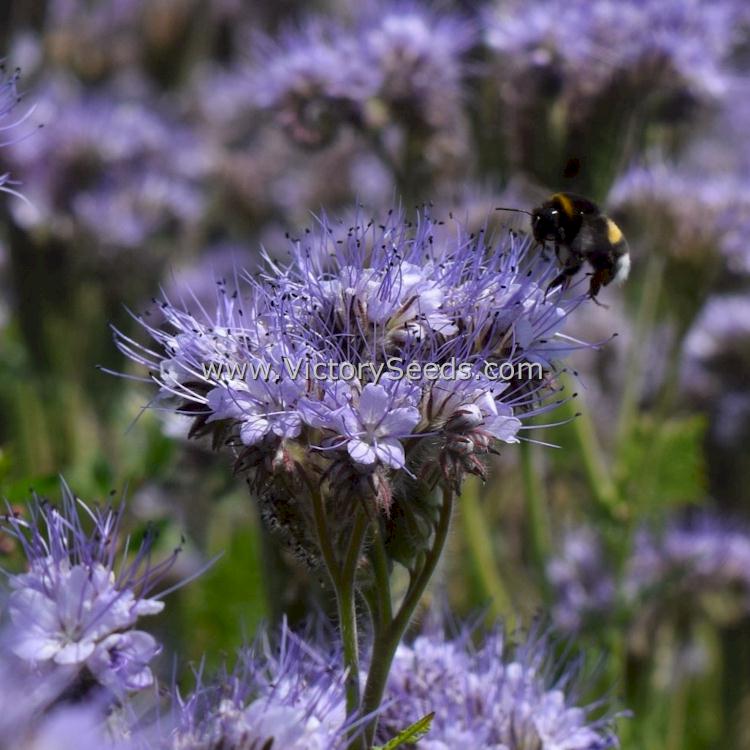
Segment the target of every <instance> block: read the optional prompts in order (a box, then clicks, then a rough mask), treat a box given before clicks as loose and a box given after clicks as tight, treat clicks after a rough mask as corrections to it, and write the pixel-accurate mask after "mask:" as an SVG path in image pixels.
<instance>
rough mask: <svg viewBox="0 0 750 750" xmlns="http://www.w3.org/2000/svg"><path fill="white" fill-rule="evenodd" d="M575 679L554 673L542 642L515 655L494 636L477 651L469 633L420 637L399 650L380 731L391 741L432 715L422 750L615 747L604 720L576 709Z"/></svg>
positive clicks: (574, 674)
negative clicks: (432, 713)
mask: <svg viewBox="0 0 750 750" xmlns="http://www.w3.org/2000/svg"><path fill="white" fill-rule="evenodd" d="M579 674H580V670H578V669H577V668H576V667H575V666H574V667H572V668H571V667H569V668H567V669H562V670H560V669H556V667H555V664H554V659H553V658H552V657H551V654H550V650H549V644H548V643H546V642H545V639H543V638H534V637H533V636H532V637H530V638H529V640H528V641H527V642H526V643H524V644H523V645H521V646H518V647H515V648H513V647H512V646H511V645H510V644H509V643H508V642H507V640H506V638H505V636H504V635H503V634H502V632H499V631H496V632H494V633H491V634H489V635H488V636H487V637H486V639H485V641H484V643H483V644H482V645H481V646H480V647H479V648H478V649H475V648H474V647H473V646H472V639H471V633H469V632H464V633H463V634H461V635H460V636H459V637H457V638H455V639H453V640H451V639H448V638H446V637H445V636H444V635H443V634H442V633H435V634H427V635H421V636H419V637H418V638H416V640H415V641H414V642H413V643H412V644H411V645H405V644H402V645H401V646H399V649H398V652H397V654H396V658H395V660H394V662H393V669H392V671H391V675H390V677H389V680H388V687H387V689H386V702H385V703H384V708H383V711H382V714H381V718H380V723H379V732H380V733H382V736H383V738H386V737H388V736H392V735H394V734H396V733H397V732H398V731H399V730H400V729H403V728H404V727H406V726H409V725H410V724H411V723H412V722H414V721H416V720H417V719H420V718H422V717H423V716H425V715H427V714H429V713H430V712H433V711H434V712H435V718H434V720H433V723H432V728H431V730H430V731H429V732H428V734H427V736H426V737H425V738H424V739H422V740H420V742H419V747H420V748H423V749H424V750H449V748H456V747H477V748H478V747H481V748H487V750H505V748H538V749H539V750H603V749H604V748H609V747H615V746H616V745H617V740H616V738H615V737H614V735H613V734H612V733H611V731H610V729H609V723H610V722H609V720H608V719H607V717H601V718H598V719H595V718H592V715H591V714H592V710H591V709H588V708H586V707H582V706H579V705H577V702H578V700H579V695H578V694H577V691H578V689H579V688H578V686H577V682H578V679H577V678H578V676H579Z"/></svg>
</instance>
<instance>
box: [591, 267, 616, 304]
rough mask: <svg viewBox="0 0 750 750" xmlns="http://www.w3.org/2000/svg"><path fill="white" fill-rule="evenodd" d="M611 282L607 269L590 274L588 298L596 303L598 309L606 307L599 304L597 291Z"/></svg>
mask: <svg viewBox="0 0 750 750" xmlns="http://www.w3.org/2000/svg"><path fill="white" fill-rule="evenodd" d="M610 281H612V272H611V271H610V270H609V269H607V268H599V269H597V270H596V271H594V273H592V274H591V282H590V284H589V297H591V299H592V300H593V301H594V302H596V304H597V305H599V307H607V305H605V304H603V303H602V302H599V300H598V299H597V298H596V295H597V294H599V290H600V289H601V288H602V286H606V285H607V284H609V282H610Z"/></svg>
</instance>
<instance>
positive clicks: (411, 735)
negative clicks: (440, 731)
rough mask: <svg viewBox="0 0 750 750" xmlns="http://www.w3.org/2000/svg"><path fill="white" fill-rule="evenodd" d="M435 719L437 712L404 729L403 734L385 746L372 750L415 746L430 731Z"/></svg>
mask: <svg viewBox="0 0 750 750" xmlns="http://www.w3.org/2000/svg"><path fill="white" fill-rule="evenodd" d="M434 718H435V712H434V711H432V712H431V713H429V714H427V716H423V717H422V718H421V719H420V720H419V721H415V722H414V723H413V724H412V725H411V726H410V727H407V728H406V729H404V731H403V732H399V733H398V735H397V736H396V737H394V738H393V739H392V740H389V741H388V742H386V744H385V745H378V746H377V747H373V748H372V750H396V748H397V747H401V746H402V745H414V744H416V742H417V740H419V739H421V738H422V737H424V736H425V735H426V734H427V732H429V731H430V727H431V726H432V720H433V719H434Z"/></svg>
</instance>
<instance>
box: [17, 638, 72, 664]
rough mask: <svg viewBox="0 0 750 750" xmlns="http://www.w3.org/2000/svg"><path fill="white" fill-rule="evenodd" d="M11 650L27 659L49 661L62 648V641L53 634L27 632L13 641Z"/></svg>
mask: <svg viewBox="0 0 750 750" xmlns="http://www.w3.org/2000/svg"><path fill="white" fill-rule="evenodd" d="M11 638H12V636H11ZM10 650H11V651H12V652H13V653H14V654H15V655H16V656H18V657H19V658H21V659H24V660H25V661H47V659H51V658H52V657H53V656H54V655H55V654H56V653H57V652H58V651H59V650H60V642H59V641H58V640H57V639H56V638H54V637H53V636H51V635H45V634H41V633H38V634H37V635H34V634H33V633H27V634H25V635H24V636H22V637H21V638H19V639H18V640H17V641H15V643H11V646H10Z"/></svg>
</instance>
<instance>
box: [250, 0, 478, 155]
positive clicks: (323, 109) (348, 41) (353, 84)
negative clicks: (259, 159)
mask: <svg viewBox="0 0 750 750" xmlns="http://www.w3.org/2000/svg"><path fill="white" fill-rule="evenodd" d="M473 38H474V33H473V30H472V28H471V26H470V25H469V24H467V23H466V22H465V21H462V20H460V19H458V18H456V17H454V16H452V15H443V16H440V15H436V14H432V13H429V12H428V11H427V10H425V9H423V8H419V7H418V6H416V5H415V6H412V7H410V8H408V9H404V8H399V9H393V10H386V11H385V12H383V10H382V8H378V9H377V10H376V11H375V12H373V13H372V14H369V13H365V16H364V17H363V19H362V20H361V21H360V23H359V24H358V26H357V28H355V29H348V28H345V27H344V26H337V25H334V24H331V22H330V21H329V20H327V21H326V22H325V23H322V22H315V23H312V24H309V25H308V27H307V28H306V29H304V30H303V31H302V32H301V33H296V34H289V35H288V36H287V37H286V38H285V39H283V40H282V41H281V43H273V42H270V41H268V40H265V41H263V42H262V43H261V44H260V47H261V50H262V54H261V62H260V64H259V67H262V72H259V73H258V75H257V76H256V82H255V88H256V91H257V95H256V100H257V102H258V105H259V106H261V107H262V108H267V109H270V110H273V111H274V112H276V114H277V116H278V118H279V121H280V122H281V124H282V125H283V126H284V128H285V129H286V131H287V132H288V133H289V135H290V136H291V138H292V139H293V140H295V141H296V142H297V143H300V144H302V145H307V146H320V145H326V144H327V143H329V142H330V141H331V139H332V138H333V137H334V136H335V135H336V134H337V132H338V130H339V128H340V127H341V126H342V125H345V124H350V125H354V126H355V127H373V128H375V129H380V128H382V127H383V126H387V125H389V124H393V123H401V124H408V125H409V126H410V127H412V128H416V129H417V130H425V131H429V132H435V131H439V130H441V129H444V128H447V127H453V126H454V125H455V123H456V119H457V113H458V112H459V110H460V104H461V91H460V83H461V77H462V74H463V70H462V63H461V58H462V56H463V55H464V53H465V52H466V50H467V49H468V48H469V47H470V45H471V43H472V41H473Z"/></svg>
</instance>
